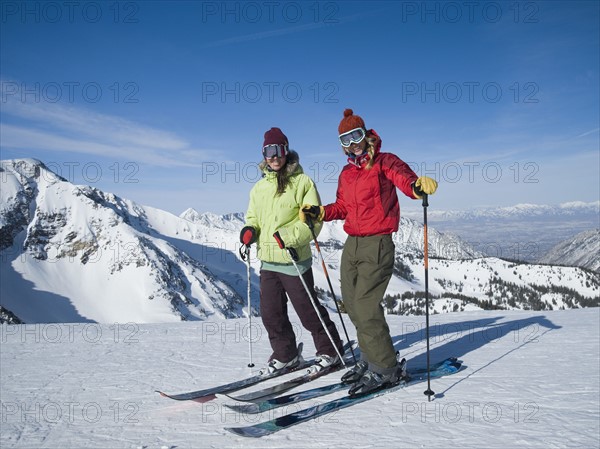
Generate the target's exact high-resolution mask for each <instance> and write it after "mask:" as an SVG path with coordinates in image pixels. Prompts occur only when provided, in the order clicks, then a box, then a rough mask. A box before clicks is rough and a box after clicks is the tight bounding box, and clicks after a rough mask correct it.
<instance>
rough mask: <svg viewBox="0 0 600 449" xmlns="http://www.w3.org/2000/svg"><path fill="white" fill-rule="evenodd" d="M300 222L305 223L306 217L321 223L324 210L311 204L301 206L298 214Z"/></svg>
mask: <svg viewBox="0 0 600 449" xmlns="http://www.w3.org/2000/svg"><path fill="white" fill-rule="evenodd" d="M298 214H299V215H300V220H301V221H302V222H303V223H306V216H307V215H308V216H310V217H311V218H312V219H313V220H318V221H323V217H324V216H325V208H324V207H323V206H313V205H311V204H303V205H302V207H301V208H300V211H299V212H298Z"/></svg>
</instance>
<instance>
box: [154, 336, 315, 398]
mask: <svg viewBox="0 0 600 449" xmlns="http://www.w3.org/2000/svg"><path fill="white" fill-rule="evenodd" d="M298 353H299V354H301V353H302V343H300V344H299V345H298ZM314 363H315V359H309V360H304V361H303V362H302V363H300V364H299V365H297V366H295V367H293V368H284V369H282V370H279V371H276V372H274V373H266V374H256V375H254V376H251V377H247V378H245V379H242V380H238V381H235V382H231V383H228V384H223V385H218V386H216V387H212V388H206V389H204V390H197V391H190V392H187V393H179V394H168V393H165V392H163V391H160V390H156V392H157V393H159V394H160V395H161V396H163V397H166V398H169V399H174V400H176V401H197V402H208V401H212V400H213V399H215V398H216V397H217V396H216V395H217V394H218V393H228V392H233V391H237V390H241V389H243V388H246V387H250V386H252V385H256V384H257V383H259V382H263V381H265V380H268V379H273V378H275V377H279V376H283V375H285V374H288V373H292V372H294V371H298V370H301V369H304V368H308V367H310V366H311V365H312V364H314Z"/></svg>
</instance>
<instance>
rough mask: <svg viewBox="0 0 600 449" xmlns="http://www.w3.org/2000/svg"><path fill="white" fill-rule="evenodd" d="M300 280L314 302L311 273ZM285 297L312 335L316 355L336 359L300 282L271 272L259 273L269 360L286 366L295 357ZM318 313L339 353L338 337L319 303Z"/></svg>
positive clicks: (291, 277) (307, 272)
mask: <svg viewBox="0 0 600 449" xmlns="http://www.w3.org/2000/svg"><path fill="white" fill-rule="evenodd" d="M303 278H304V281H305V282H306V284H307V286H308V288H309V290H310V292H311V295H312V297H313V298H314V299H315V300H317V299H316V298H317V294H316V292H315V289H314V279H313V274H312V269H309V270H308V271H306V272H305V273H304V275H303ZM286 293H287V296H289V299H290V301H291V303H292V306H293V307H294V309H295V310H296V313H297V314H298V317H299V318H300V322H301V323H302V326H304V328H305V329H306V330H308V331H309V332H310V334H311V335H312V338H313V341H314V344H315V348H316V349H317V354H327V355H330V356H335V355H337V352H336V351H335V348H334V346H333V345H332V344H331V341H330V340H329V337H328V336H327V333H326V332H325V329H323V326H322V324H321V321H320V320H319V317H318V315H317V313H316V312H315V309H314V307H313V305H312V303H311V299H310V298H309V296H308V294H307V292H306V289H305V288H304V286H303V285H302V281H301V280H300V278H299V277H298V276H290V275H287V274H283V273H277V272H274V271H266V270H261V272H260V313H261V315H262V322H263V324H264V326H265V328H266V329H267V334H268V336H269V342H270V343H271V348H272V349H273V354H272V355H271V359H277V360H279V361H280V362H288V361H290V360H291V359H293V358H294V357H295V356H296V355H297V353H298V348H297V344H296V335H295V334H294V330H293V328H292V324H291V323H290V320H289V317H288V312H287V302H288V301H287V300H288V298H287V296H286ZM317 303H318V300H317ZM318 310H319V313H320V314H321V316H322V317H323V321H324V323H325V325H326V326H327V329H328V330H329V333H330V334H331V336H332V338H333V339H334V341H335V342H336V345H337V346H338V349H340V350H341V348H342V342H341V340H340V336H339V334H338V331H337V329H336V327H335V324H334V323H333V321H331V319H330V318H329V314H328V313H327V310H326V309H325V307H323V306H322V305H321V304H319V303H318Z"/></svg>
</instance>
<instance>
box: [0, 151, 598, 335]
mask: <svg viewBox="0 0 600 449" xmlns="http://www.w3.org/2000/svg"><path fill="white" fill-rule="evenodd" d="M1 170H2V171H1V172H0V175H2V202H1V205H0V245H1V246H0V249H1V253H0V255H1V264H0V270H1V271H0V274H1V275H2V283H1V284H2V285H1V287H0V288H1V289H0V293H1V296H0V300H1V301H0V305H1V306H2V307H3V308H4V309H5V312H4V313H5V314H7V313H12V314H14V319H17V320H19V319H20V320H22V321H23V322H26V323H32V322H86V321H96V322H103V323H111V322H113V323H114V322H167V321H174V320H182V319H183V320H205V319H207V318H210V317H213V316H214V317H217V318H232V317H242V316H245V314H246V313H247V310H246V309H247V307H246V306H247V272H246V266H245V264H244V263H243V262H242V261H241V259H240V257H239V255H238V249H239V243H238V239H239V230H240V229H241V228H242V227H243V224H244V217H243V214H242V213H235V214H228V215H215V214H211V213H198V212H197V211H195V210H193V209H188V210H186V211H185V212H184V213H183V214H182V215H181V216H180V217H177V216H174V215H172V214H170V213H167V212H164V211H160V210H157V209H154V208H150V207H145V206H141V205H138V204H136V203H134V202H131V201H128V200H125V199H122V198H119V197H118V196H115V195H113V194H110V193H105V192H102V191H100V190H97V189H94V188H91V187H87V186H76V185H73V184H71V183H69V182H67V181H66V180H64V179H62V178H60V177H58V176H57V175H55V174H54V173H52V172H51V171H49V170H48V169H47V168H46V167H45V166H44V164H42V163H41V162H39V161H36V160H14V161H4V162H2V166H1ZM428 237H429V255H430V259H431V260H430V264H429V267H430V268H429V281H430V282H429V286H430V289H429V292H430V297H431V298H432V307H433V310H434V312H440V313H441V312H451V311H459V310H472V309H482V308H483V309H494V308H505V309H528V310H529V309H534V310H540V309H559V308H571V307H583V306H597V305H598V292H599V291H600V280H599V276H598V275H596V274H594V273H590V272H587V271H584V270H581V269H579V268H571V267H552V266H544V265H529V264H522V263H516V262H509V261H506V260H502V259H500V258H490V257H488V258H485V257H483V254H482V252H479V251H477V250H476V249H474V248H473V247H471V246H470V245H469V244H468V243H466V242H465V241H464V240H462V239H461V238H460V237H458V236H456V235H453V234H443V233H440V232H438V231H436V230H435V229H433V228H432V227H431V226H430V227H429V229H428ZM393 238H394V241H395V243H396V266H395V270H394V276H393V278H392V280H391V282H390V285H389V288H388V290H387V293H388V296H387V298H386V304H385V305H386V308H387V310H388V312H390V313H401V314H420V313H423V311H424V301H423V290H424V270H423V226H422V224H421V223H420V222H418V221H415V220H412V219H410V218H406V217H403V218H402V221H401V226H400V231H399V232H397V233H396V234H395V235H394V236H393ZM345 239H346V234H345V232H344V231H343V223H342V222H330V223H325V225H324V227H323V230H322V231H321V234H320V235H319V237H318V240H319V244H320V247H321V251H322V252H321V256H322V257H323V258H324V260H325V263H326V265H327V269H328V273H329V276H330V278H331V279H332V284H333V286H334V292H335V295H336V297H337V298H338V299H342V298H341V296H340V291H339V277H340V276H339V261H340V256H341V250H342V247H343V243H344V241H345ZM313 259H314V270H313V271H314V274H315V281H316V285H317V287H318V290H319V292H320V297H321V300H322V301H324V302H325V303H328V304H330V305H331V306H333V304H332V303H331V301H332V298H331V295H330V293H329V291H328V289H327V285H328V284H327V281H326V278H325V275H324V273H323V270H322V268H321V264H320V255H319V254H318V253H317V252H316V251H313ZM251 268H252V270H251V278H250V282H251V298H252V308H253V314H256V310H258V307H257V305H258V281H259V279H258V272H259V268H260V262H259V261H258V260H256V257H255V252H254V251H252V253H251ZM7 316H8V315H7ZM0 318H1V316H0ZM14 322H16V321H14Z"/></svg>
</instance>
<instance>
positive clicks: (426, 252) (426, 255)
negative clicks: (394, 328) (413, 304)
mask: <svg viewBox="0 0 600 449" xmlns="http://www.w3.org/2000/svg"><path fill="white" fill-rule="evenodd" d="M427 206H429V202H428V201H427V194H426V193H423V238H424V246H423V258H424V265H425V335H426V339H427V390H425V391H424V392H423V393H424V394H426V395H427V399H428V401H429V402H431V396H433V395H434V394H435V393H434V392H433V390H432V389H431V370H430V363H429V245H428V243H427Z"/></svg>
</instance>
